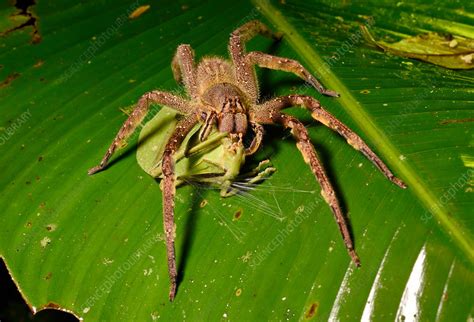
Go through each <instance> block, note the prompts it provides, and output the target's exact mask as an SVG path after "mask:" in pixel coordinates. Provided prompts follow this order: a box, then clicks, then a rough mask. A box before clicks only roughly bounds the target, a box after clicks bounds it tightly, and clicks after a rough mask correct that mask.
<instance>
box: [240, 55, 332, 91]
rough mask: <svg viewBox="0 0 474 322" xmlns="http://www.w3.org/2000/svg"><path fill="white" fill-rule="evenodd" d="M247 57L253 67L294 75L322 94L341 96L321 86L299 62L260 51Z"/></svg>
mask: <svg viewBox="0 0 474 322" xmlns="http://www.w3.org/2000/svg"><path fill="white" fill-rule="evenodd" d="M246 57H247V60H248V62H249V64H251V65H258V66H259V67H263V68H269V69H275V70H282V71H285V72H289V73H293V74H295V75H297V76H298V77H300V78H302V79H304V80H305V81H306V82H308V83H309V84H311V86H313V87H314V88H316V89H317V90H318V92H320V93H321V94H323V95H326V96H333V97H338V96H339V94H338V93H336V92H335V91H332V90H328V89H326V88H324V86H323V85H321V83H320V82H319V81H318V80H317V79H316V78H315V77H314V76H313V75H311V73H310V72H308V70H307V69H306V68H304V67H303V65H301V63H300V62H299V61H296V60H293V59H289V58H283V57H278V56H273V55H269V54H266V53H263V52H260V51H252V52H250V53H248V54H247V56H246Z"/></svg>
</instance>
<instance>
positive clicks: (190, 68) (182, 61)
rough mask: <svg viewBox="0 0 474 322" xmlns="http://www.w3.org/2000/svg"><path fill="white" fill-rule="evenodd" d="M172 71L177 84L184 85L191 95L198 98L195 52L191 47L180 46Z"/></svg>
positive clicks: (172, 64)
mask: <svg viewBox="0 0 474 322" xmlns="http://www.w3.org/2000/svg"><path fill="white" fill-rule="evenodd" d="M171 69H172V70H173V76H174V79H175V80H176V82H178V83H184V86H185V87H186V90H187V91H188V93H189V95H190V96H191V97H192V98H193V99H196V98H198V89H197V88H198V87H197V82H196V69H195V66H194V51H193V49H192V48H191V46H190V45H186V44H184V45H179V46H178V49H177V50H176V54H175V55H174V57H173V61H172V62H171Z"/></svg>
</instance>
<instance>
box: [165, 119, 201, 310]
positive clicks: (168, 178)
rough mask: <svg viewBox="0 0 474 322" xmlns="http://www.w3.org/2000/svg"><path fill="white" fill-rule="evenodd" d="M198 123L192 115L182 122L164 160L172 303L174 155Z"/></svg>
mask: <svg viewBox="0 0 474 322" xmlns="http://www.w3.org/2000/svg"><path fill="white" fill-rule="evenodd" d="M196 122H197V116H196V115H194V114H191V115H189V116H186V117H185V118H184V119H182V120H180V121H179V122H178V124H177V126H176V129H175V131H174V132H173V134H172V135H171V137H170V139H169V140H168V143H167V144H166V147H165V151H164V152H163V158H162V160H163V161H162V170H163V186H162V189H163V227H164V231H165V237H166V254H167V257H168V273H169V277H170V292H169V299H170V301H172V300H173V299H174V297H175V295H176V285H177V276H178V272H177V270H176V256H175V250H174V238H175V224H174V197H175V193H176V184H175V182H176V177H175V172H174V163H175V161H174V154H175V153H176V151H177V150H178V148H179V146H180V145H181V142H183V140H184V138H185V137H186V135H187V134H188V133H189V131H191V130H192V128H193V127H194V125H195V124H196Z"/></svg>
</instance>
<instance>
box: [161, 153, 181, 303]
mask: <svg viewBox="0 0 474 322" xmlns="http://www.w3.org/2000/svg"><path fill="white" fill-rule="evenodd" d="M174 152H175V151H174V150H168V151H165V153H164V154H163V163H162V167H163V177H164V178H163V186H162V190H163V229H164V232H165V238H166V254H167V259H168V274H169V278H170V292H169V299H170V301H173V300H174V297H175V295H176V284H177V276H178V272H177V269H176V254H175V249H174V239H175V235H176V230H175V223H174V196H175V194H176V186H175V180H176V179H175V174H174V162H173V154H174Z"/></svg>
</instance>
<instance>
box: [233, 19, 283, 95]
mask: <svg viewBox="0 0 474 322" xmlns="http://www.w3.org/2000/svg"><path fill="white" fill-rule="evenodd" d="M258 34H260V35H263V36H265V37H269V38H273V39H275V40H278V39H280V38H281V35H280V34H278V33H273V32H272V31H271V30H270V29H269V28H268V27H267V26H266V25H264V24H263V23H261V22H260V21H258V20H252V21H249V22H247V23H246V24H244V25H242V26H241V27H239V28H238V29H236V30H235V31H234V32H232V34H231V35H230V40H229V53H230V57H231V58H232V62H233V63H234V68H235V74H236V78H237V83H238V85H240V86H241V87H242V88H244V89H245V92H246V93H247V94H248V95H249V96H250V98H251V99H252V101H253V102H257V100H258V95H259V94H258V84H257V80H256V76H255V70H254V69H253V66H252V65H251V64H249V62H248V61H247V59H245V43H246V42H247V41H249V40H250V39H252V38H253V37H255V36H256V35H258Z"/></svg>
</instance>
